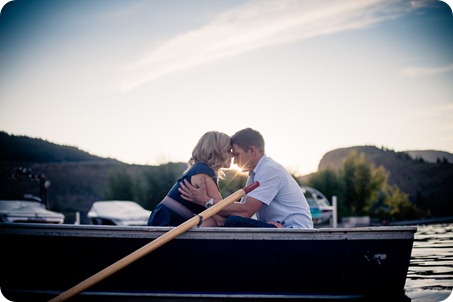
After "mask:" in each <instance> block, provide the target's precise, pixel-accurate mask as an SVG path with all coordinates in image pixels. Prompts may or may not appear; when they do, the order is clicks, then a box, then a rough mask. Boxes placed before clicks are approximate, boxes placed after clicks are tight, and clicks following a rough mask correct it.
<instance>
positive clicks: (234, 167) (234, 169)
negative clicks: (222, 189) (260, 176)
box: [230, 164, 245, 173]
mask: <svg viewBox="0 0 453 302" xmlns="http://www.w3.org/2000/svg"><path fill="white" fill-rule="evenodd" d="M230 170H232V171H236V172H241V173H245V172H242V169H241V168H240V167H239V166H238V165H236V164H231V166H230Z"/></svg>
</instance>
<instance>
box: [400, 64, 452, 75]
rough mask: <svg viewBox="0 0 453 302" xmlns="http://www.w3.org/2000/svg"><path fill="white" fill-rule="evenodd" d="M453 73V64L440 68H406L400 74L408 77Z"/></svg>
mask: <svg viewBox="0 0 453 302" xmlns="http://www.w3.org/2000/svg"><path fill="white" fill-rule="evenodd" d="M451 71H453V64H450V65H447V66H442V67H407V68H405V69H403V71H402V74H403V75H405V76H409V77H422V76H430V75H435V74H439V73H445V72H451Z"/></svg>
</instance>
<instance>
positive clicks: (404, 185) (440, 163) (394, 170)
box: [308, 146, 453, 216]
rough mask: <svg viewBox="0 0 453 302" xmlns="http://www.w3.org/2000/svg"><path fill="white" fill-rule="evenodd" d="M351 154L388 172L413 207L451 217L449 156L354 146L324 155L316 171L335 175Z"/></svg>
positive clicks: (451, 163) (452, 177)
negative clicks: (324, 171)
mask: <svg viewBox="0 0 453 302" xmlns="http://www.w3.org/2000/svg"><path fill="white" fill-rule="evenodd" d="M352 150H356V151H357V153H364V154H365V156H366V158H367V160H368V161H369V162H373V163H374V165H375V166H376V167H379V166H383V167H384V168H385V169H386V170H387V171H389V173H390V175H389V183H390V184H395V185H397V186H398V187H399V188H400V189H401V190H403V191H404V192H406V193H408V194H409V199H410V200H411V201H412V202H414V203H415V204H416V205H417V206H419V207H421V208H423V209H432V215H433V216H449V215H450V216H451V215H453V160H451V161H450V158H452V157H453V154H451V153H448V152H444V151H433V150H427V151H408V152H395V151H392V150H388V149H379V148H377V147H374V146H355V147H349V148H341V149H335V150H332V151H330V152H327V153H326V154H325V155H324V156H323V157H322V159H321V161H320V163H319V166H318V171H322V170H325V169H328V168H330V169H332V170H335V171H338V170H339V169H340V168H341V166H342V164H343V160H344V159H345V158H346V157H347V156H348V154H349V153H350V152H351V151H352ZM438 158H439V159H440V160H437V159H438ZM443 159H446V160H443ZM308 177H309V176H308Z"/></svg>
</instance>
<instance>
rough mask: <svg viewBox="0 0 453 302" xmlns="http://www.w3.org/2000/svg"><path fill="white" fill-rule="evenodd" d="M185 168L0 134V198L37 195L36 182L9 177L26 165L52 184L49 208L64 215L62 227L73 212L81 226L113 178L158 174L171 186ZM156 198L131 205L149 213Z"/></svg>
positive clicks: (37, 185)
mask: <svg viewBox="0 0 453 302" xmlns="http://www.w3.org/2000/svg"><path fill="white" fill-rule="evenodd" d="M186 166H187V165H186V163H168V164H166V165H162V166H145V165H129V164H126V163H123V162H120V161H117V160H114V159H110V158H102V157H98V156H95V155H91V154H89V153H88V152H85V151H82V150H79V149H78V148H76V147H71V146H60V145H57V144H54V143H51V142H48V141H45V140H42V139H37V138H29V137H25V136H13V135H9V134H7V133H5V132H0V176H1V178H0V199H14V198H19V199H20V198H22V197H23V194H24V193H29V194H33V195H36V196H40V195H41V191H40V184H39V181H38V180H37V179H34V178H29V177H28V178H29V179H27V176H26V175H25V176H21V177H14V178H13V177H11V175H10V174H11V173H10V171H11V170H13V169H14V168H17V167H26V168H27V169H29V170H31V171H33V173H34V174H36V175H41V176H43V177H44V178H45V179H46V180H49V181H50V184H51V185H50V187H49V188H48V190H47V197H48V205H49V208H50V209H51V210H55V211H59V212H62V213H64V214H65V215H66V220H65V223H71V222H73V221H74V217H75V213H76V212H77V211H78V212H81V214H82V215H81V216H82V222H86V213H87V212H88V210H89V209H90V208H91V205H92V204H93V202H94V201H97V200H102V199H106V198H107V197H108V195H109V180H110V178H112V177H115V176H117V175H128V176H130V178H131V180H132V181H135V180H136V179H141V178H143V177H145V176H146V177H149V175H156V174H157V175H161V177H160V180H159V181H161V183H162V182H163V181H164V180H167V179H170V182H171V183H170V186H171V185H172V184H173V181H174V180H175V179H176V178H175V176H173V175H179V174H181V172H182V171H184V169H185V168H186ZM156 178H157V177H156ZM168 186H169V185H168V184H167V183H165V184H164V185H162V188H160V190H161V191H162V192H166V190H168V189H169V187H168ZM155 191H156V190H155ZM160 198H161V196H154V198H152V199H150V200H136V201H137V202H139V203H141V204H142V205H143V206H144V207H145V208H148V209H152V208H153V205H154V203H157V202H159V201H160ZM84 219H85V221H84Z"/></svg>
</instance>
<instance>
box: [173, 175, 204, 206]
mask: <svg viewBox="0 0 453 302" xmlns="http://www.w3.org/2000/svg"><path fill="white" fill-rule="evenodd" d="M178 190H179V193H181V197H182V198H183V199H185V200H187V201H191V202H194V203H196V204H199V205H201V206H204V205H205V204H206V202H207V201H208V200H209V199H210V197H209V196H208V193H207V190H206V180H205V181H203V182H202V183H201V184H200V187H199V188H197V187H194V186H192V185H191V184H190V183H189V182H188V181H187V180H186V179H184V183H182V182H181V185H180V187H179V188H178Z"/></svg>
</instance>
